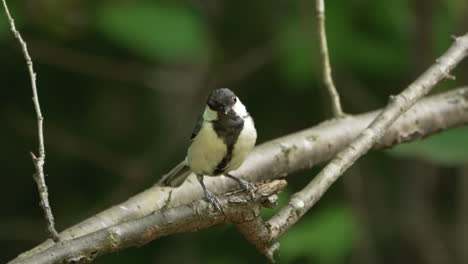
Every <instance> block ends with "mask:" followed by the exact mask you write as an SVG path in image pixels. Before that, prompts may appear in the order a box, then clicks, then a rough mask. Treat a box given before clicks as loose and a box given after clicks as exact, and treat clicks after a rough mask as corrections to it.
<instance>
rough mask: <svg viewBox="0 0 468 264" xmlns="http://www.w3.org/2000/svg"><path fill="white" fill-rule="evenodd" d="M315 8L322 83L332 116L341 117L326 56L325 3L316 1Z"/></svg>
mask: <svg viewBox="0 0 468 264" xmlns="http://www.w3.org/2000/svg"><path fill="white" fill-rule="evenodd" d="M315 6H316V7H315V8H316V11H317V31H318V38H319V44H320V57H321V62H322V77H323V83H324V85H325V87H326V88H327V90H328V94H329V96H330V100H331V105H332V110H333V116H334V117H342V116H343V115H344V113H343V109H342V108H341V102H340V95H339V94H338V91H337V90H336V87H335V84H334V83H333V78H332V70H331V66H330V57H329V55H328V44H327V34H326V31H325V3H324V0H316V1H315Z"/></svg>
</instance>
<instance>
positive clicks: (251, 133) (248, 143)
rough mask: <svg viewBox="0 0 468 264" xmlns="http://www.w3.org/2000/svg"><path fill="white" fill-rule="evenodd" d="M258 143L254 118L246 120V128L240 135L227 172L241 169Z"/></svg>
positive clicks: (244, 127)
mask: <svg viewBox="0 0 468 264" xmlns="http://www.w3.org/2000/svg"><path fill="white" fill-rule="evenodd" d="M256 141H257V130H256V129H255V124H254V122H253V119H252V117H250V116H249V117H247V118H245V119H244V126H243V129H242V132H241V133H240V134H239V137H238V139H237V142H236V144H235V145H234V148H233V151H232V152H233V153H232V158H231V161H230V162H229V164H228V166H227V168H226V170H227V171H231V170H235V169H237V168H239V167H240V166H241V165H242V163H243V162H244V160H245V159H246V158H247V156H248V155H249V153H250V152H251V151H252V149H253V148H254V147H255V142H256Z"/></svg>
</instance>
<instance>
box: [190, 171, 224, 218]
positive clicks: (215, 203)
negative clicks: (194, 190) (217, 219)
mask: <svg viewBox="0 0 468 264" xmlns="http://www.w3.org/2000/svg"><path fill="white" fill-rule="evenodd" d="M197 179H198V182H199V183H200V185H201V187H202V189H203V192H204V193H205V200H207V201H208V202H209V203H210V204H212V205H213V207H214V208H216V209H218V210H219V211H221V212H222V213H223V214H224V212H223V208H222V207H221V203H220V202H219V200H218V198H217V197H216V196H215V195H214V194H212V193H211V192H210V191H208V189H207V188H206V186H205V183H203V175H201V174H197Z"/></svg>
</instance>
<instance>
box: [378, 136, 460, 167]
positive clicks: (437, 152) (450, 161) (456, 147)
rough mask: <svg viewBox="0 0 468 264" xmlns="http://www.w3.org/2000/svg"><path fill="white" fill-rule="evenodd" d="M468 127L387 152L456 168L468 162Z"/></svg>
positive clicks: (403, 145)
mask: <svg viewBox="0 0 468 264" xmlns="http://www.w3.org/2000/svg"><path fill="white" fill-rule="evenodd" d="M467 148H468V127H459V128H454V129H450V130H447V131H445V132H442V133H439V134H436V135H433V136H431V137H429V138H427V139H425V140H422V141H416V142H411V143H407V144H402V145H399V146H397V147H395V148H393V149H391V150H388V151H387V152H388V153H389V154H391V155H394V156H396V157H405V158H406V157H416V158H421V159H425V160H429V161H432V162H435V163H439V164H443V165H448V166H455V165H458V164H461V163H466V162H467V161H468V151H467Z"/></svg>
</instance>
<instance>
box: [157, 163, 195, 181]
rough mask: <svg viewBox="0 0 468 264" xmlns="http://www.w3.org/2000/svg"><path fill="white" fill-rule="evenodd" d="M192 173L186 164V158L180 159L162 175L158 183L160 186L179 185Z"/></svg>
mask: <svg viewBox="0 0 468 264" xmlns="http://www.w3.org/2000/svg"><path fill="white" fill-rule="evenodd" d="M190 173H192V171H191V170H190V167H189V166H188V164H187V160H184V161H182V162H181V163H179V165H177V166H175V167H174V168H173V169H172V170H171V171H170V172H169V173H167V174H166V175H164V176H163V177H162V178H161V180H159V182H158V184H159V185H161V186H170V187H179V186H180V185H182V183H184V181H185V179H187V177H188V176H189V175H190Z"/></svg>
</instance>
